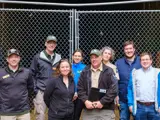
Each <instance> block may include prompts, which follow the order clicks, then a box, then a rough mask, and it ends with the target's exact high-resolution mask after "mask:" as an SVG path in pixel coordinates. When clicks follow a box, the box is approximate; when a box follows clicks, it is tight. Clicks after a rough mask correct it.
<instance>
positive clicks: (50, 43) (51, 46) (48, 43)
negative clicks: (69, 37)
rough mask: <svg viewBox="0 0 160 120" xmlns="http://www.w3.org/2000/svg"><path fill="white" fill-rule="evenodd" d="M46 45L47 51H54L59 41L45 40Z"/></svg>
mask: <svg viewBox="0 0 160 120" xmlns="http://www.w3.org/2000/svg"><path fill="white" fill-rule="evenodd" d="M45 46H46V51H47V53H52V52H53V51H54V49H55V48H56V46H57V43H56V42H55V41H52V40H51V41H46V42H45Z"/></svg>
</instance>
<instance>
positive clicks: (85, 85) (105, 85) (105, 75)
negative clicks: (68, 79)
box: [78, 64, 118, 109]
mask: <svg viewBox="0 0 160 120" xmlns="http://www.w3.org/2000/svg"><path fill="white" fill-rule="evenodd" d="M98 88H101V89H106V94H105V96H103V97H102V98H101V99H100V102H101V104H103V105H104V108H106V109H113V107H114V98H115V97H116V95H117V92H118V83H117V80H116V79H115V77H114V72H113V70H112V68H110V67H108V66H106V65H104V64H103V71H102V72H101V73H100V77H99V84H98ZM90 89H91V66H90V65H89V66H87V67H86V68H85V69H84V70H83V71H82V73H81V75H80V78H79V82H78V97H79V98H80V99H81V100H82V101H83V102H85V101H86V100H88V95H89V93H90Z"/></svg>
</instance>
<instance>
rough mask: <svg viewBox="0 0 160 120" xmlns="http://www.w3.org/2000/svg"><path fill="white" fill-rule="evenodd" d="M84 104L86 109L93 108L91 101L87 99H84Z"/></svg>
mask: <svg viewBox="0 0 160 120" xmlns="http://www.w3.org/2000/svg"><path fill="white" fill-rule="evenodd" d="M85 106H86V108H87V109H93V108H94V106H93V103H92V102H91V101H89V100H86V101H85Z"/></svg>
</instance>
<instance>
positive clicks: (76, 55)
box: [72, 52, 83, 64]
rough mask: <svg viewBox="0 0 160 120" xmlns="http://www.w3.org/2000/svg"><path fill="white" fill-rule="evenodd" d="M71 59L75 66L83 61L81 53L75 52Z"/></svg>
mask: <svg viewBox="0 0 160 120" xmlns="http://www.w3.org/2000/svg"><path fill="white" fill-rule="evenodd" d="M72 59H73V62H74V63H76V64H77V63H79V62H81V61H82V59H83V57H82V54H81V52H75V53H74V54H73V56H72Z"/></svg>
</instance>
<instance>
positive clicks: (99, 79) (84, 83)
mask: <svg viewBox="0 0 160 120" xmlns="http://www.w3.org/2000/svg"><path fill="white" fill-rule="evenodd" d="M90 61H91V65H88V66H86V67H85V69H84V70H83V71H82V72H81V75H80V78H79V82H78V97H79V99H81V100H82V101H83V102H84V104H85V108H84V112H83V114H82V119H83V120H95V119H97V118H101V119H104V120H111V119H114V116H115V115H114V111H113V109H114V98H115V97H116V95H117V92H118V88H117V80H115V79H114V77H113V76H114V72H113V70H112V68H110V67H108V66H106V65H105V64H103V62H102V55H101V52H100V50H98V49H93V50H91V52H90ZM93 89H96V90H98V91H99V94H101V92H100V91H103V96H101V97H97V96H98V95H95V94H93V92H91V91H92V90H93ZM92 98H93V99H92Z"/></svg>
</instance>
